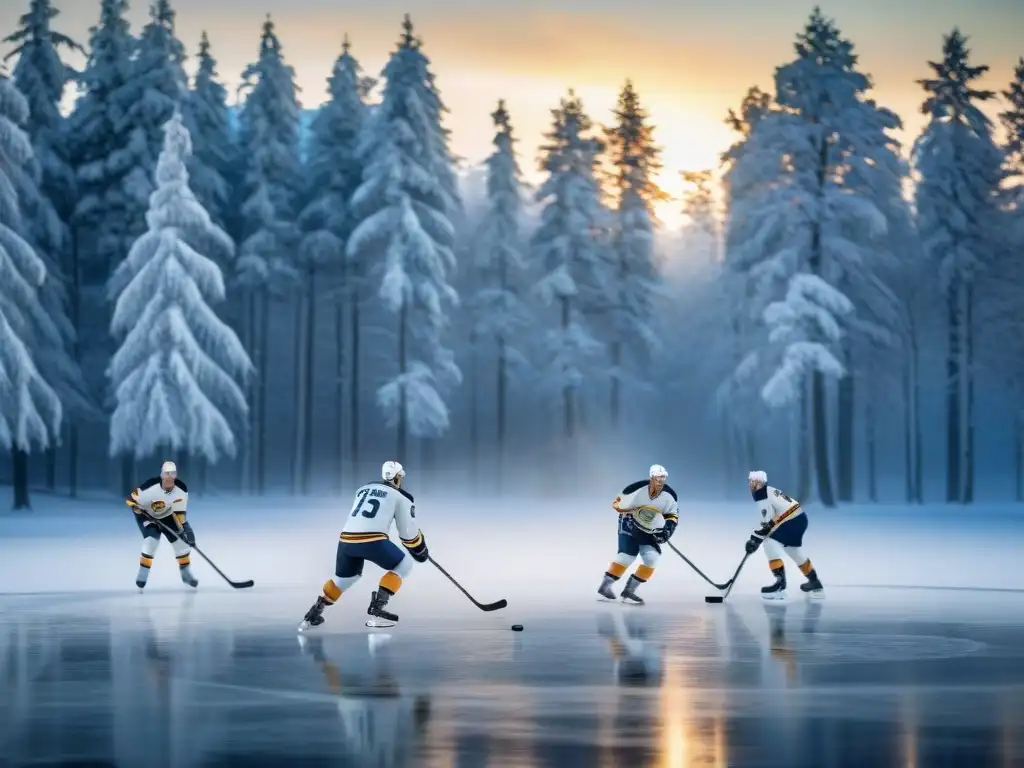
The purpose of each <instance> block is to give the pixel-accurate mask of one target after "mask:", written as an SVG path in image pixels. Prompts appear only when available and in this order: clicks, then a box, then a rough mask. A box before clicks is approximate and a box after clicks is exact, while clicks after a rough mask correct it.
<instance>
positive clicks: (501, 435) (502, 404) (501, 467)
mask: <svg viewBox="0 0 1024 768" xmlns="http://www.w3.org/2000/svg"><path fill="white" fill-rule="evenodd" d="M506 366H507V362H506V360H505V337H504V336H499V337H498V384H497V393H498V403H497V425H496V429H497V442H498V468H497V473H496V477H495V480H496V482H497V486H496V487H497V490H498V491H501V489H502V482H503V477H504V474H505V408H506V405H507V403H506V399H507V391H506V385H507V382H506Z"/></svg>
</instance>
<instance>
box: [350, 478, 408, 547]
mask: <svg viewBox="0 0 1024 768" xmlns="http://www.w3.org/2000/svg"><path fill="white" fill-rule="evenodd" d="M392 522H394V524H395V527H396V528H397V529H398V535H399V537H401V539H402V543H403V544H404V545H405V546H406V547H409V548H412V547H415V546H417V545H418V544H419V542H420V539H421V538H422V537H421V536H420V529H419V526H418V525H417V524H416V504H415V503H414V501H413V498H412V494H411V493H409V492H408V491H405V490H403V489H402V488H395V486H393V485H388V484H387V483H385V482H382V481H380V480H378V481H376V482H372V483H367V484H366V485H364V486H363V487H362V488H360V489H359V490H358V491H356V498H355V501H354V502H353V504H352V509H351V511H350V512H349V515H348V520H346V521H345V527H344V528H343V529H342V531H341V540H342V541H345V542H349V543H352V544H355V543H362V542H368V541H381V540H383V539H386V538H388V533H389V531H390V530H391V523H392Z"/></svg>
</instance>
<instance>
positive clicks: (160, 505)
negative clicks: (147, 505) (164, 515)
mask: <svg viewBox="0 0 1024 768" xmlns="http://www.w3.org/2000/svg"><path fill="white" fill-rule="evenodd" d="M166 506H167V505H166V504H164V503H163V502H162V501H154V502H153V511H154V512H161V511H163V509H164V508H165V507H166Z"/></svg>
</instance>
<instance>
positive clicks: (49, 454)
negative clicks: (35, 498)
mask: <svg viewBox="0 0 1024 768" xmlns="http://www.w3.org/2000/svg"><path fill="white" fill-rule="evenodd" d="M56 487H57V448H56V447H51V448H47V449H46V490H48V491H53V490H54V489H55V488H56Z"/></svg>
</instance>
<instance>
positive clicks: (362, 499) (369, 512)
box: [352, 488, 380, 517]
mask: <svg viewBox="0 0 1024 768" xmlns="http://www.w3.org/2000/svg"><path fill="white" fill-rule="evenodd" d="M369 495H370V489H369V488H367V489H366V490H364V491H360V493H359V503H358V504H356V506H355V509H353V510H352V517H355V516H356V515H358V514H359V513H360V511H361V512H362V513H363V517H376V516H377V512H378V511H379V510H380V502H379V501H377V500H376V499H368V498H366V497H367V496H369ZM364 504H368V505H370V506H371V507H372V509H363V505H364Z"/></svg>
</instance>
